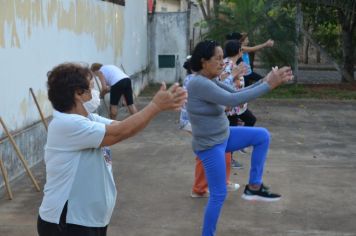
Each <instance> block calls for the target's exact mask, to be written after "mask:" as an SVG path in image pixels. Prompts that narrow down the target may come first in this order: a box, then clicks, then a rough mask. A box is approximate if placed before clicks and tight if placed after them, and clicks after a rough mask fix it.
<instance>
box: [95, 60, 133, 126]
mask: <svg viewBox="0 0 356 236" xmlns="http://www.w3.org/2000/svg"><path fill="white" fill-rule="evenodd" d="M90 69H91V70H92V71H93V73H94V74H95V75H96V76H98V77H99V80H100V83H101V88H102V89H101V93H100V96H101V97H104V95H105V94H106V93H108V92H110V118H111V119H113V120H115V119H116V117H117V113H118V103H119V100H120V98H121V96H122V95H124V98H125V102H126V105H127V108H128V110H129V112H130V114H131V115H132V114H135V113H136V112H137V108H136V106H135V104H134V103H133V96H132V87H131V79H130V78H129V76H128V75H126V74H125V73H124V72H123V71H122V70H120V68H118V67H117V66H115V65H103V64H100V63H93V64H92V65H91V67H90Z"/></svg>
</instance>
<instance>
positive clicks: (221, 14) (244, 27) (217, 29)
mask: <svg viewBox="0 0 356 236" xmlns="http://www.w3.org/2000/svg"><path fill="white" fill-rule="evenodd" d="M267 2H268V1H266V0H249V1H246V0H223V1H220V5H219V8H218V15H217V17H210V18H209V17H208V18H206V19H205V22H204V24H202V26H204V25H205V26H207V27H208V28H209V31H208V32H207V34H205V35H204V37H205V38H213V39H215V40H218V41H219V42H220V43H221V44H223V43H224V41H225V35H226V34H228V33H230V32H246V33H248V35H249V40H250V44H251V45H255V44H259V43H261V42H265V41H266V40H267V39H269V38H272V39H274V40H275V45H276V46H275V47H273V48H268V49H264V50H262V51H260V52H259V56H260V58H261V59H262V62H263V65H264V66H265V67H269V68H270V67H271V66H272V65H285V64H290V65H293V61H294V51H292V50H290V48H291V47H293V45H294V44H295V31H294V18H293V17H291V16H290V9H289V8H288V6H287V4H285V6H282V7H279V5H278V7H279V8H276V6H275V5H274V4H266V3H267ZM250 56H251V61H252V63H253V59H254V55H253V54H252V55H250Z"/></svg>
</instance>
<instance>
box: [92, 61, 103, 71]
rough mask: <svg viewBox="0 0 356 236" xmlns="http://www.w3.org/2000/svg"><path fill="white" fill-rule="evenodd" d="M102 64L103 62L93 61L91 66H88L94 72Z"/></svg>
mask: <svg viewBox="0 0 356 236" xmlns="http://www.w3.org/2000/svg"><path fill="white" fill-rule="evenodd" d="M102 66H103V64H100V63H96V62H95V63H93V64H91V67H90V70H91V71H93V72H95V71H98V70H100V68H101V67H102Z"/></svg>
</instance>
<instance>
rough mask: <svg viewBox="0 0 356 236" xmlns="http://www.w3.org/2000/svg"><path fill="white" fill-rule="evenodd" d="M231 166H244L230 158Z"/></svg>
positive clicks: (240, 167)
mask: <svg viewBox="0 0 356 236" xmlns="http://www.w3.org/2000/svg"><path fill="white" fill-rule="evenodd" d="M231 168H234V169H243V168H244V166H243V165H242V164H241V163H240V162H238V161H235V160H234V159H231Z"/></svg>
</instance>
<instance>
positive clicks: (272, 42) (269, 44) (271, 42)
mask: <svg viewBox="0 0 356 236" xmlns="http://www.w3.org/2000/svg"><path fill="white" fill-rule="evenodd" d="M264 45H265V47H269V48H270V47H273V45H274V41H273V40H272V39H268V40H267V41H266V42H265V43H264Z"/></svg>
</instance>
